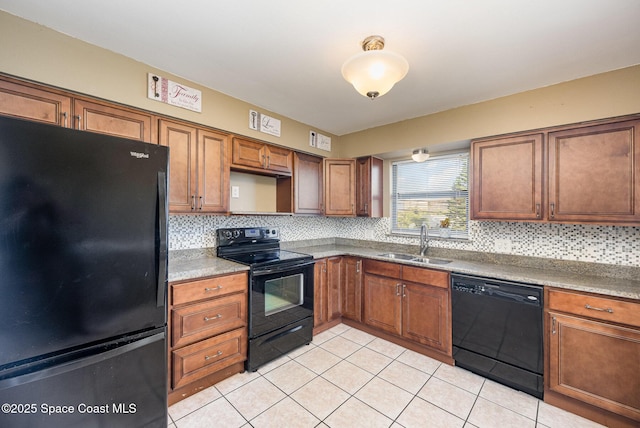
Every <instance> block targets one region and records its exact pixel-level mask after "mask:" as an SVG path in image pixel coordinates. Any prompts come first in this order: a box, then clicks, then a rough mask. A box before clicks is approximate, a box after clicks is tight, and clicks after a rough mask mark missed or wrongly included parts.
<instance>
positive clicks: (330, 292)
mask: <svg viewBox="0 0 640 428" xmlns="http://www.w3.org/2000/svg"><path fill="white" fill-rule="evenodd" d="M341 282H342V257H340V256H338V257H327V258H324V259H320V260H317V261H316V264H315V271H314V293H313V294H314V298H313V302H314V303H313V307H314V309H313V331H314V334H317V333H319V332H321V331H324V330H326V329H328V328H331V327H333V326H334V325H337V324H339V323H340V320H341V315H342V312H341V309H340V303H341V302H340V299H341V296H340V290H341Z"/></svg>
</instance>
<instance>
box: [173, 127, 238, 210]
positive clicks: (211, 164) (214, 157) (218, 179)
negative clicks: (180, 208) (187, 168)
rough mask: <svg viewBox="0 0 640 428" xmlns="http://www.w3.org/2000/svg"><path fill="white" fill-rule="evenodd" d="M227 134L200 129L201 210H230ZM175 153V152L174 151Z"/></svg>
mask: <svg viewBox="0 0 640 428" xmlns="http://www.w3.org/2000/svg"><path fill="white" fill-rule="evenodd" d="M227 153H228V144H227V136H226V135H225V134H221V133H217V132H213V131H204V130H199V131H198V199H199V200H198V201H197V205H198V206H197V209H198V210H199V211H200V212H207V213H212V212H216V213H224V212H227V211H229V164H228V162H229V158H228V155H227ZM172 155H173V153H172Z"/></svg>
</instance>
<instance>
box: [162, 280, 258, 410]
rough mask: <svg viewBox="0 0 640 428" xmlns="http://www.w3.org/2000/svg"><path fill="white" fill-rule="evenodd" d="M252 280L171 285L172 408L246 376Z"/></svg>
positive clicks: (170, 390) (201, 281) (170, 395)
mask: <svg viewBox="0 0 640 428" xmlns="http://www.w3.org/2000/svg"><path fill="white" fill-rule="evenodd" d="M247 280H248V279H247V274H246V273H245V272H243V273H236V274H231V275H219V276H215V277H210V278H205V279H200V280H196V281H186V282H177V283H171V284H170V289H169V290H170V291H169V328H168V337H169V367H168V370H169V404H173V403H176V402H178V401H180V400H182V399H184V398H186V397H188V396H190V395H192V394H195V393H196V392H198V391H200V390H202V389H204V388H207V387H209V386H211V385H213V384H214V383H216V382H219V381H220V380H222V379H225V378H226V377H229V376H232V375H233V374H235V373H240V372H242V371H244V361H245V360H246V359H247V344H248V337H247V301H248V300H247V288H248V282H247Z"/></svg>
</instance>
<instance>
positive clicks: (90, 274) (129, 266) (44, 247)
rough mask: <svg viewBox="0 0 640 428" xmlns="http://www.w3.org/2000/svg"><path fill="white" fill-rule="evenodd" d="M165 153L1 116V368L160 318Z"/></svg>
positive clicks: (125, 331)
mask: <svg viewBox="0 0 640 428" xmlns="http://www.w3.org/2000/svg"><path fill="white" fill-rule="evenodd" d="M167 157H168V151H167V148H166V147H161V146H157V145H153V144H146V143H140V142H136V141H132V140H126V139H121V138H115V137H111V136H107V135H101V134H95V133H90V132H84V131H75V130H71V129H65V128H60V127H55V126H51V125H44V124H39V123H33V122H28V121H22V120H18V119H12V118H0V295H1V296H2V299H0V343H1V344H2V346H0V370H2V367H3V365H6V364H9V363H14V362H16V361H22V360H28V359H31V358H34V357H37V356H40V355H48V354H50V353H57V352H65V350H67V349H70V348H74V347H77V346H84V344H87V343H94V342H97V341H102V340H108V339H110V338H113V337H117V336H120V335H125V334H129V333H130V332H135V331H142V330H145V329H149V328H154V327H157V326H162V325H164V324H165V322H166V321H165V318H166V316H165V304H164V302H165V293H166V231H167V226H166V214H167V208H166V198H165V199H163V195H164V196H166V188H167V179H166V172H167Z"/></svg>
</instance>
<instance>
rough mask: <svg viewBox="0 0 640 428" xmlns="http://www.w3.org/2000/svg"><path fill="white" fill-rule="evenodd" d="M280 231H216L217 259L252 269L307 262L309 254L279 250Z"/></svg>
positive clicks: (260, 228) (260, 229)
mask: <svg viewBox="0 0 640 428" xmlns="http://www.w3.org/2000/svg"><path fill="white" fill-rule="evenodd" d="M279 236H280V231H279V230H278V229H277V228H273V227H253V228H234V229H218V257H222V258H224V259H227V260H231V261H234V262H237V263H242V264H244V265H249V266H252V267H258V266H266V265H272V264H278V263H289V262H296V261H307V260H311V259H313V257H312V256H310V255H309V254H303V253H297V252H294V251H287V250H281V249H280V239H279Z"/></svg>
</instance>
